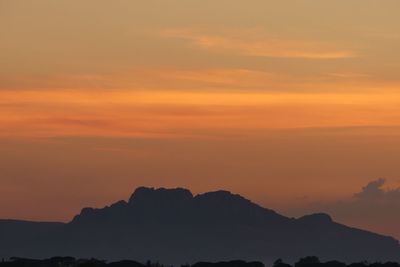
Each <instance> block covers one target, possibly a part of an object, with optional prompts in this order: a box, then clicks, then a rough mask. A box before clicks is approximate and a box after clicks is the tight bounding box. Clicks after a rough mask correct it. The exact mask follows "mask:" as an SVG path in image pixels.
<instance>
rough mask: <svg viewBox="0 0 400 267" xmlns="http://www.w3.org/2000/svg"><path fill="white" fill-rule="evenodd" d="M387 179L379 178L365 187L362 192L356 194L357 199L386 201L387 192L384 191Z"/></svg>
mask: <svg viewBox="0 0 400 267" xmlns="http://www.w3.org/2000/svg"><path fill="white" fill-rule="evenodd" d="M385 182H386V181H385V179H383V178H379V179H378V180H375V181H372V182H370V183H368V184H367V185H366V186H364V187H363V189H362V191H361V192H359V193H356V194H354V198H355V199H361V200H362V199H373V200H375V199H384V198H385V195H386V194H387V192H385V191H384V190H383V189H382V186H383V185H384V184H385Z"/></svg>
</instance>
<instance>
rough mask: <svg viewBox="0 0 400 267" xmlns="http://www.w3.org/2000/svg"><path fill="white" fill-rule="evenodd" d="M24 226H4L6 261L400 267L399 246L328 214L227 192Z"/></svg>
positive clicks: (158, 199)
mask: <svg viewBox="0 0 400 267" xmlns="http://www.w3.org/2000/svg"><path fill="white" fill-rule="evenodd" d="M26 224H27V225H26V226H24V223H21V222H18V221H14V222H12V221H10V222H8V225H7V224H5V223H2V222H0V257H10V256H21V257H50V256H54V255H60V256H66V255H71V256H75V257H96V258H104V259H110V260H117V259H135V260H139V261H145V260H148V259H152V260H159V261H161V262H165V263H184V262H196V261H220V260H231V259H243V260H250V261H251V260H262V261H264V262H272V261H273V260H275V259H277V258H283V259H286V260H289V261H292V260H295V259H298V258H299V257H302V256H307V255H316V256H319V257H320V258H322V259H324V260H330V259H337V260H342V261H347V262H349V261H361V260H370V261H388V260H400V246H399V243H398V241H397V240H395V239H393V238H390V237H386V236H382V235H378V234H374V233H370V232H367V231H363V230H359V229H354V228H350V227H347V226H344V225H341V224H338V223H335V222H334V221H332V219H331V218H330V217H329V216H328V215H326V214H314V215H309V216H304V217H302V218H299V219H293V218H287V217H285V216H282V215H279V214H277V213H276V212H274V211H272V210H270V209H266V208H263V207H260V206H258V205H256V204H254V203H252V202H251V201H249V200H247V199H245V198H243V197H241V196H239V195H235V194H231V193H230V192H227V191H217V192H209V193H205V194H201V195H197V196H193V195H192V193H191V192H190V191H189V190H186V189H181V188H177V189H164V188H160V189H153V188H145V187H140V188H138V189H136V191H135V192H134V193H133V195H132V196H131V198H130V199H129V201H128V202H126V201H119V202H116V203H115V204H113V205H111V206H107V207H105V208H102V209H92V208H85V209H83V210H82V212H81V213H80V214H79V215H77V216H75V218H74V219H73V220H72V221H71V222H70V223H68V224H51V223H50V224H49V223H36V224H35V223H34V224H29V223H26ZM39 229H41V230H39ZM13 232H14V233H13ZM19 233H24V234H23V235H22V237H21V234H19ZM15 236H18V238H17V242H15V238H14V237H15ZM24 236H26V238H24Z"/></svg>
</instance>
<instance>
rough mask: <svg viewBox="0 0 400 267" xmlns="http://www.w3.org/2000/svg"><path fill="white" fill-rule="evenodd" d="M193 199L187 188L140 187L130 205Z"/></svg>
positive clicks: (132, 197)
mask: <svg viewBox="0 0 400 267" xmlns="http://www.w3.org/2000/svg"><path fill="white" fill-rule="evenodd" d="M192 199H193V194H192V192H190V191H189V190H187V189H185V188H180V187H179V188H172V189H166V188H154V187H144V186H142V187H138V188H137V189H136V190H135V192H133V194H132V196H131V197H130V199H129V202H128V203H129V204H130V205H134V204H135V203H146V202H164V203H165V202H179V201H188V200H192Z"/></svg>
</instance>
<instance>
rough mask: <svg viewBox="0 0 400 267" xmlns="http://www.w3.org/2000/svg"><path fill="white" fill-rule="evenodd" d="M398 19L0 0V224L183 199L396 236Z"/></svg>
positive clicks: (362, 13)
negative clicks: (134, 200)
mask: <svg viewBox="0 0 400 267" xmlns="http://www.w3.org/2000/svg"><path fill="white" fill-rule="evenodd" d="M399 12H400V1H398V0H334V1H322V0H321V1H316V0H279V1H272V0H248V1H239V0H201V1H200V0H199V1H197V0H190V1H189V0H168V1H167V0H146V1H136V0H113V1H109V0H84V1H71V0H37V1H22V0H0V218H14V219H30V220H46V221H47V220H51V221H54V220H56V221H69V220H70V219H71V218H72V217H73V216H74V215H75V214H76V213H78V212H79V211H80V209H81V208H82V207H85V206H94V207H102V206H104V205H106V204H110V203H112V202H114V201H117V200H119V199H127V198H128V197H129V195H130V194H131V193H132V192H133V190H134V188H136V187H137V186H141V185H144V186H154V187H186V188H189V189H191V190H192V191H193V192H194V193H202V192H205V191H210V190H217V189H226V190H230V191H233V192H236V193H240V194H242V195H243V196H245V197H247V198H249V199H251V200H253V201H254V202H256V203H259V204H261V205H262V206H265V207H268V208H272V209H275V210H277V211H279V212H281V213H283V214H284V215H288V216H300V215H302V214H306V213H310V212H317V211H323V212H329V213H330V214H331V215H332V216H333V218H334V219H335V220H337V221H339V222H343V223H346V224H349V225H352V226H357V227H362V228H366V229H369V230H373V231H377V232H380V233H383V234H388V235H393V236H395V237H397V238H400V229H399V228H398V225H399V224H400V212H399V211H400V189H399V188H400V160H399V159H400V50H399V48H400V16H399ZM379 178H384V179H379Z"/></svg>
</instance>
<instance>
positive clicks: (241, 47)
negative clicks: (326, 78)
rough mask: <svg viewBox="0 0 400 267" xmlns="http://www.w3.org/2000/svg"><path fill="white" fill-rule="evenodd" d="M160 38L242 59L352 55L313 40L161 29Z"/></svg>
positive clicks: (339, 56) (313, 57) (346, 56)
mask: <svg viewBox="0 0 400 267" xmlns="http://www.w3.org/2000/svg"><path fill="white" fill-rule="evenodd" d="M163 35H164V36H167V37H170V38H179V39H183V40H188V41H189V42H191V43H192V44H193V45H195V46H196V47H199V48H202V49H208V50H213V51H218V52H230V53H236V54H239V55H244V56H257V57H272V58H303V59H343V58H352V57H355V56H356V54H355V53H354V51H351V50H348V49H337V48H333V47H332V45H330V44H326V43H322V42H314V41H303V40H284V39H276V38H263V39H257V38H244V37H243V35H242V36H241V37H235V36H224V35H212V34H202V33H197V32H195V31H193V30H188V29H169V30H165V31H164V32H163Z"/></svg>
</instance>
